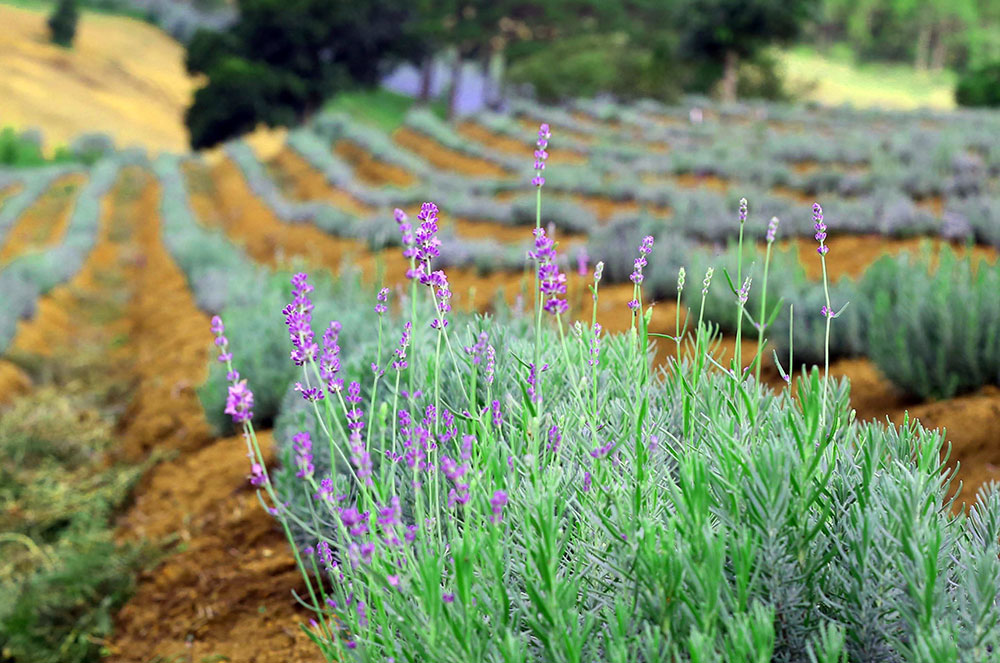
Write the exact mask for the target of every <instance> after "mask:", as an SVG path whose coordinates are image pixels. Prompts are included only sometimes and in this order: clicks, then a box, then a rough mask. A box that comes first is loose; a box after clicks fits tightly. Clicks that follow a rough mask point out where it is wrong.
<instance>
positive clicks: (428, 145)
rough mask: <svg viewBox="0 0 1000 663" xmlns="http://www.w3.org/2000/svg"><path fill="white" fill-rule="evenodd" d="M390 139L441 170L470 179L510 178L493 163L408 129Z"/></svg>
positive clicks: (398, 130)
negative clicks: (466, 176)
mask: <svg viewBox="0 0 1000 663" xmlns="http://www.w3.org/2000/svg"><path fill="white" fill-rule="evenodd" d="M392 137H393V140H395V141H396V143H397V144H398V145H400V146H401V147H405V148H406V149H408V150H410V151H412V152H415V153H416V154H419V155H420V156H422V157H423V158H425V159H427V161H429V162H430V163H431V164H432V165H433V166H435V167H436V168H440V169H441V170H447V171H451V172H455V173H461V174H463V175H468V176H470V177H509V176H510V173H508V172H507V171H506V170H504V169H503V168H501V167H500V166H498V165H496V164H495V163H492V162H490V161H487V160H485V159H480V158H477V157H472V156H469V155H467V154H462V153H461V152H457V151H455V150H453V149H451V148H448V147H445V146H443V145H441V144H440V143H437V142H435V141H434V139H432V138H429V137H427V136H425V135H423V134H421V133H419V132H417V131H414V130H413V129H410V128H408V127H402V128H400V129H397V130H396V131H395V132H394V133H393V134H392Z"/></svg>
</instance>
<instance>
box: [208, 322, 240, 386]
mask: <svg viewBox="0 0 1000 663" xmlns="http://www.w3.org/2000/svg"><path fill="white" fill-rule="evenodd" d="M211 329H212V333H213V334H215V345H216V347H217V348H219V361H220V362H222V363H223V364H224V363H226V362H227V361H232V360H233V353H231V352H229V339H227V338H226V337H225V335H224V334H225V331H226V328H225V325H223V324H222V318H220V317H219V316H217V315H214V316H212V327H211ZM226 379H227V380H229V381H230V382H235V381H236V380H238V379H239V373H237V374H236V377H228V376H227V377H226Z"/></svg>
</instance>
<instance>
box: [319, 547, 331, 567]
mask: <svg viewBox="0 0 1000 663" xmlns="http://www.w3.org/2000/svg"><path fill="white" fill-rule="evenodd" d="M316 556H317V557H319V560H320V561H321V562H323V564H324V565H326V566H333V550H332V549H331V548H330V544H329V543H327V542H326V541H320V542H319V543H318V544H316Z"/></svg>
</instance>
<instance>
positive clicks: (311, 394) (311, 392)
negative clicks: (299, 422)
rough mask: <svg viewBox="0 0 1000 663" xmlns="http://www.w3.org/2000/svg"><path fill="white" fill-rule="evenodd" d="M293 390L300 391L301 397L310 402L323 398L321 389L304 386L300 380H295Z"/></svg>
mask: <svg viewBox="0 0 1000 663" xmlns="http://www.w3.org/2000/svg"><path fill="white" fill-rule="evenodd" d="M295 391H297V392H299V393H301V394H302V398H303V399H305V400H307V401H309V402H310V403H313V402H315V401H321V400H323V390H322V389H320V388H319V387H306V386H303V384H302V383H301V382H296V383H295Z"/></svg>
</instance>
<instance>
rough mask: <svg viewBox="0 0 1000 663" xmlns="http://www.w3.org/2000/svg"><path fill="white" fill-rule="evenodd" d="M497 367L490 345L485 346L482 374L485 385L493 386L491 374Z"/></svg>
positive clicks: (493, 351) (494, 353) (495, 357)
mask: <svg viewBox="0 0 1000 663" xmlns="http://www.w3.org/2000/svg"><path fill="white" fill-rule="evenodd" d="M496 366H497V353H496V350H494V349H493V346H492V345H487V346H486V368H485V369H484V372H483V379H485V380H486V384H493V374H494V371H495V370H496Z"/></svg>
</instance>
